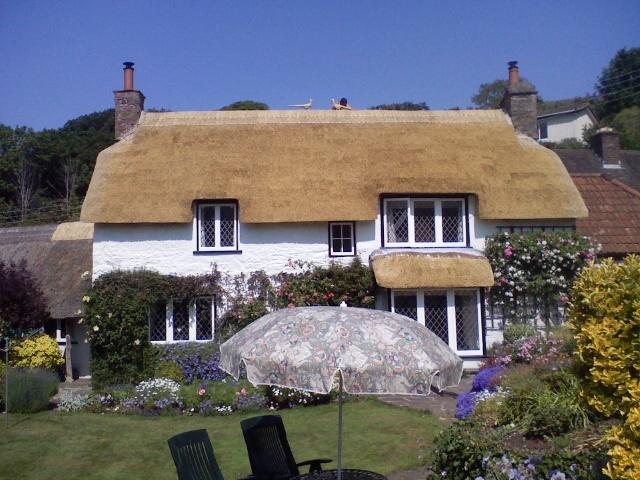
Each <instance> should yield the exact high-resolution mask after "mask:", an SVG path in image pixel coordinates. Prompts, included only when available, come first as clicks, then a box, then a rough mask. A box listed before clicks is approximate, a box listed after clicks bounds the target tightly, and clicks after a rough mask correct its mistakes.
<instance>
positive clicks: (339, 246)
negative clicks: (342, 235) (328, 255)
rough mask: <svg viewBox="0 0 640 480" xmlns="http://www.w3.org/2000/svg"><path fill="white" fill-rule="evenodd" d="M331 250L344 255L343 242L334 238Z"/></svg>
mask: <svg viewBox="0 0 640 480" xmlns="http://www.w3.org/2000/svg"><path fill="white" fill-rule="evenodd" d="M331 249H332V251H333V253H342V241H341V240H340V239H339V238H334V239H333V240H332V242H331Z"/></svg>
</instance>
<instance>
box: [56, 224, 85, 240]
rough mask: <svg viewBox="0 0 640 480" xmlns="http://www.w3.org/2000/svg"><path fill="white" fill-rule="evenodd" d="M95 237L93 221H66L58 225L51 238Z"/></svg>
mask: <svg viewBox="0 0 640 480" xmlns="http://www.w3.org/2000/svg"><path fill="white" fill-rule="evenodd" d="M92 238H93V223H84V222H66V223H61V224H60V225H58V226H57V227H56V230H55V231H54V232H53V235H52V236H51V240H53V241H57V240H88V239H92Z"/></svg>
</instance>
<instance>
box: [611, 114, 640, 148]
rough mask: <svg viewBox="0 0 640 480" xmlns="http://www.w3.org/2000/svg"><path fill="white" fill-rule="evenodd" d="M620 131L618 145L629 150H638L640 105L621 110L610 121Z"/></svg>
mask: <svg viewBox="0 0 640 480" xmlns="http://www.w3.org/2000/svg"><path fill="white" fill-rule="evenodd" d="M611 125H612V126H613V128H614V129H615V130H617V131H618V132H619V133H620V146H621V147H622V148H625V149H629V150H640V106H633V107H629V108H625V109H624V110H621V111H620V112H619V113H618V114H616V116H615V117H613V120H612V122H611Z"/></svg>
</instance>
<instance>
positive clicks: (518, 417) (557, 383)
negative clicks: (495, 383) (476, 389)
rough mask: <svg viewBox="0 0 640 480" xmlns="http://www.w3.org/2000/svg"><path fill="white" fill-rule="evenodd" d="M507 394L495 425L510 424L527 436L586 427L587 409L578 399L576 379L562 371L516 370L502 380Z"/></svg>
mask: <svg viewBox="0 0 640 480" xmlns="http://www.w3.org/2000/svg"><path fill="white" fill-rule="evenodd" d="M501 385H502V387H504V388H505V389H506V390H507V391H508V393H507V395H506V396H505V398H504V400H503V401H502V403H501V406H500V414H499V422H500V423H501V424H503V425H509V424H513V425H515V426H516V427H517V428H518V429H519V430H520V431H522V433H523V434H524V435H525V436H527V437H543V436H550V435H559V434H562V433H566V432H570V431H573V430H576V429H579V428H585V427H586V426H587V425H588V424H589V418H590V416H591V412H590V409H589V408H588V406H587V405H586V404H585V403H584V402H583V401H581V399H580V385H579V381H578V379H577V378H576V377H575V376H574V375H573V374H571V373H570V372H568V371H566V370H560V371H556V372H550V373H549V372H547V373H543V372H541V371H540V370H536V369H534V368H532V367H524V366H522V367H518V368H513V369H510V371H509V372H508V373H507V374H505V375H504V376H503V377H502V382H501Z"/></svg>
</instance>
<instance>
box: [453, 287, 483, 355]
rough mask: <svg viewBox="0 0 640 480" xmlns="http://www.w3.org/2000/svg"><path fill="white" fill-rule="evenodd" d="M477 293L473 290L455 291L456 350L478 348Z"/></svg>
mask: <svg viewBox="0 0 640 480" xmlns="http://www.w3.org/2000/svg"><path fill="white" fill-rule="evenodd" d="M477 295H478V294H477V292H476V291H475V290H458V291H456V292H455V298H456V337H457V346H456V348H457V349H458V350H480V331H479V327H478V305H477Z"/></svg>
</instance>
